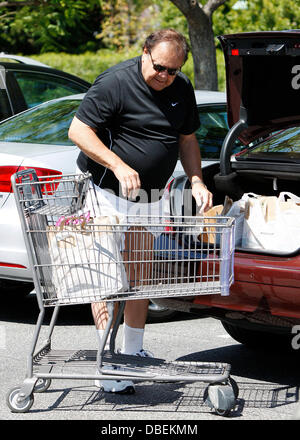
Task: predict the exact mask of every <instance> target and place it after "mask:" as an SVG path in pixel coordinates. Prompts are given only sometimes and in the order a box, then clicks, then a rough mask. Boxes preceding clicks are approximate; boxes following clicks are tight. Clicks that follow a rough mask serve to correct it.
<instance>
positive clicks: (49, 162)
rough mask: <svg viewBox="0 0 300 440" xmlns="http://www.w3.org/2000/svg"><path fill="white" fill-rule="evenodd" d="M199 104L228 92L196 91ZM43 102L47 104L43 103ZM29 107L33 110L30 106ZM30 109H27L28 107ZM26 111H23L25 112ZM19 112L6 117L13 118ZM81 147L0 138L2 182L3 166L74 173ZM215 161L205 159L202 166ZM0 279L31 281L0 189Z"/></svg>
mask: <svg viewBox="0 0 300 440" xmlns="http://www.w3.org/2000/svg"><path fill="white" fill-rule="evenodd" d="M195 94H196V101H197V105H198V106H202V105H203V106H204V105H207V104H224V103H226V95H225V93H222V92H211V91H196V92H195ZM83 96H84V95H73V96H68V97H65V98H60V99H58V100H55V101H61V100H69V99H78V100H81V99H82V98H83ZM42 105H45V103H44V104H42ZM29 111H30V110H29ZM26 112H27V111H26ZM26 112H23V113H21V114H26ZM15 117H18V115H16V116H13V117H12V118H10V119H8V120H6V121H10V120H12V119H13V118H15ZM78 153H79V150H78V147H76V146H75V145H48V144H37V143H22V142H18V143H14V142H4V141H1V139H0V183H1V167H2V166H15V167H28V168H33V167H37V168H46V169H52V170H57V171H59V172H61V173H62V174H73V173H75V169H76V159H77V156H78ZM211 163H212V161H211V160H209V161H205V160H203V163H202V166H207V165H208V164H211ZM183 173H184V171H183V168H182V166H181V163H180V162H178V164H177V166H176V169H175V170H174V177H175V176H178V175H180V174H183ZM0 279H12V280H16V281H31V280H32V274H31V270H30V269H29V262H28V257H27V253H26V249H25V243H24V239H23V234H22V230H21V226H20V222H19V217H18V213H17V208H16V205H15V199H14V195H13V193H12V192H2V193H1V192H0Z"/></svg>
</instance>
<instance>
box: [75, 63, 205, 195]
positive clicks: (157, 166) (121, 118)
mask: <svg viewBox="0 0 300 440" xmlns="http://www.w3.org/2000/svg"><path fill="white" fill-rule="evenodd" d="M76 116H77V118H78V119H79V120H80V121H82V122H84V123H85V124H87V125H89V126H90V127H92V128H95V129H96V130H97V135H98V136H99V138H100V139H101V140H102V142H103V143H104V144H105V145H106V146H107V147H108V148H110V149H111V150H112V151H113V152H114V153H115V154H117V155H118V156H119V157H120V158H121V159H122V160H123V161H124V162H125V163H126V164H128V165H129V166H130V167H132V168H133V169H135V170H136V171H137V172H138V173H139V176H140V180H141V185H142V188H143V189H144V190H145V191H146V192H147V193H148V194H150V192H151V190H152V189H158V190H161V189H163V188H164V187H165V185H166V182H167V181H168V179H169V177H170V176H171V175H172V172H173V170H174V168H175V166H176V162H177V159H178V137H179V134H191V133H193V132H194V131H195V130H197V128H198V127H199V125H200V122H199V116H198V111H197V107H196V101H195V95H194V90H193V87H192V85H191V83H190V81H189V79H188V78H187V77H186V76H185V75H184V74H182V73H181V72H180V73H179V74H178V75H177V76H176V78H175V80H174V82H173V83H172V84H171V85H170V86H169V87H166V88H165V89H163V90H162V91H155V90H153V89H152V88H151V87H149V86H148V85H147V83H146V82H145V80H144V77H143V75H142V72H141V57H140V56H139V57H136V58H133V59H131V60H127V61H125V62H122V63H120V64H118V65H116V66H113V67H111V68H110V69H108V70H106V71H105V72H103V73H102V74H101V75H99V76H98V78H97V79H96V81H95V82H94V84H93V85H92V86H91V88H90V89H89V91H88V92H87V94H86V96H85V98H84V99H83V101H82V103H81V105H80V107H79V109H78V111H77V113H76ZM77 165H78V167H79V168H80V169H81V170H82V171H90V172H91V174H92V176H93V180H94V182H95V183H96V184H97V185H99V186H100V187H101V188H104V189H110V190H113V191H114V192H115V194H116V195H119V196H120V197H122V195H121V192H119V182H118V180H117V179H116V177H115V175H114V174H113V172H112V171H110V170H109V169H107V168H105V167H103V166H102V165H100V164H98V163H96V162H95V161H93V160H92V159H90V158H89V157H87V156H86V155H85V154H84V153H83V152H80V154H79V157H78V160H77ZM151 201H154V200H151Z"/></svg>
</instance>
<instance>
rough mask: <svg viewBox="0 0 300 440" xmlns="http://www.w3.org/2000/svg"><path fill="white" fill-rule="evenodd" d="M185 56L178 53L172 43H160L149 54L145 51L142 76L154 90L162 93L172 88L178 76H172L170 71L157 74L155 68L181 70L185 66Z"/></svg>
mask: <svg viewBox="0 0 300 440" xmlns="http://www.w3.org/2000/svg"><path fill="white" fill-rule="evenodd" d="M183 60H184V55H183V53H182V52H181V51H178V49H177V47H176V46H175V45H174V44H173V43H172V42H162V43H158V44H157V45H156V46H155V47H154V48H153V49H152V50H151V52H149V51H148V50H147V49H144V51H143V56H142V74H143V77H144V79H145V81H146V83H147V84H148V86H150V87H151V88H152V89H154V90H157V91H160V90H163V89H164V88H166V87H168V86H170V85H171V84H172V82H173V81H174V80H175V78H176V75H170V74H169V72H168V70H164V71H162V72H157V71H156V70H155V68H154V67H155V66H160V67H162V66H163V67H166V68H167V69H173V70H176V69H180V68H181V66H182V65H183Z"/></svg>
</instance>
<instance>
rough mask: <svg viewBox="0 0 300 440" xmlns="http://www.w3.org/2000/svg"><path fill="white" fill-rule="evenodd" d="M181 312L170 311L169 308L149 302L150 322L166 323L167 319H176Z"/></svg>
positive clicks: (148, 318)
mask: <svg viewBox="0 0 300 440" xmlns="http://www.w3.org/2000/svg"><path fill="white" fill-rule="evenodd" d="M178 313H179V312H177V311H176V310H170V309H168V308H167V307H161V306H158V305H156V304H154V303H153V302H151V301H150V302H149V307H148V317H147V321H148V322H164V321H166V320H167V319H170V318H174V316H176V315H177V314H178Z"/></svg>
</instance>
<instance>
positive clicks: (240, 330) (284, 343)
mask: <svg viewBox="0 0 300 440" xmlns="http://www.w3.org/2000/svg"><path fill="white" fill-rule="evenodd" d="M222 325H223V327H224V329H225V330H226V332H227V333H228V334H229V335H230V336H231V337H232V338H233V339H234V340H235V341H237V342H239V343H240V344H243V345H245V346H247V347H249V348H252V349H258V350H259V349H264V350H266V349H269V350H274V349H277V350H278V348H282V349H284V348H285V349H290V348H291V336H290V335H283V334H275V333H270V332H264V331H260V330H254V329H249V328H244V327H240V326H238V325H235V324H228V322H225V321H222Z"/></svg>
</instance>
